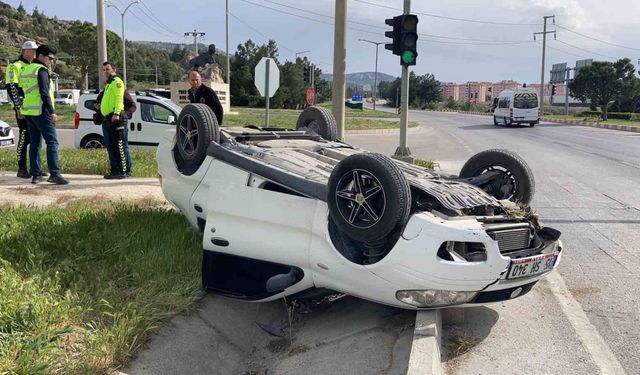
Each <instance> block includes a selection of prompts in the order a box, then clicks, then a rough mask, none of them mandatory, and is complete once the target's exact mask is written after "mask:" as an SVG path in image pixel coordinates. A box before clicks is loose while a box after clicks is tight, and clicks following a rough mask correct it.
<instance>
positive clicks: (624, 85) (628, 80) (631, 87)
mask: <svg viewBox="0 0 640 375" xmlns="http://www.w3.org/2000/svg"><path fill="white" fill-rule="evenodd" d="M613 67H614V68H615V69H616V74H617V75H618V77H620V80H621V84H620V93H619V95H618V98H617V100H616V102H615V103H614V107H615V108H616V110H617V111H619V112H635V111H636V108H637V106H638V103H639V102H640V79H638V78H637V77H636V69H635V67H634V66H633V64H632V63H631V60H630V59H628V58H624V59H620V60H618V61H616V62H615V63H614V64H613Z"/></svg>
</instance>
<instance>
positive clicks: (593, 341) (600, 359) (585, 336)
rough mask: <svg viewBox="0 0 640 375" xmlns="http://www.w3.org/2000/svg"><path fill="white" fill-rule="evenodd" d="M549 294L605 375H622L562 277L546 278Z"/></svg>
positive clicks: (620, 367)
mask: <svg viewBox="0 0 640 375" xmlns="http://www.w3.org/2000/svg"><path fill="white" fill-rule="evenodd" d="M547 281H548V282H549V286H550V288H551V292H553V295H554V296H555V297H556V299H557V300H558V302H560V307H561V308H562V311H563V312H564V315H565V316H566V317H567V319H569V322H571V325H572V326H573V329H574V330H575V331H576V333H577V334H578V338H579V339H580V342H581V343H582V346H583V347H584V348H585V349H586V350H587V352H588V353H589V354H590V355H591V358H592V359H593V361H594V362H595V363H596V365H597V366H598V367H599V368H600V372H601V373H602V374H605V375H624V374H626V373H625V371H624V368H623V367H622V365H621V364H620V362H618V359H617V358H616V356H615V355H614V354H613V352H612V351H611V349H610V348H609V345H607V343H606V342H605V341H604V339H603V338H602V336H600V334H599V333H598V331H597V330H596V328H595V327H594V326H593V325H592V324H591V322H590V321H589V318H588V317H587V314H585V312H584V310H582V306H580V303H578V301H576V300H575V298H573V296H572V295H571V292H570V291H569V289H568V288H567V285H566V284H565V282H564V280H563V279H562V276H560V273H558V271H553V272H551V273H550V274H549V276H548V277H547Z"/></svg>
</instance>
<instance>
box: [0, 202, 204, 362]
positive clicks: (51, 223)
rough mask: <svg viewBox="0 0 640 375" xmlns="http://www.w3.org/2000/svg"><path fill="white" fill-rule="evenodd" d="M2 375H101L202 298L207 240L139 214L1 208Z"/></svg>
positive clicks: (159, 214)
mask: <svg viewBox="0 0 640 375" xmlns="http://www.w3.org/2000/svg"><path fill="white" fill-rule="evenodd" d="M0 217H2V218H3V220H2V223H1V224H0V285H2V287H1V288H0V301H2V303H1V304H0V373H2V374H5V373H11V374H14V373H15V374H50V373H57V374H98V373H100V374H103V373H110V372H111V371H113V370H115V369H117V368H119V367H121V366H122V365H124V364H125V363H127V361H128V360H130V359H131V357H132V355H133V354H134V353H135V352H136V350H138V349H139V348H140V347H141V346H142V344H143V343H144V342H145V340H146V339H147V337H148V335H149V334H150V333H151V332H152V331H153V330H154V329H156V328H157V327H158V326H159V325H160V324H161V323H162V321H163V320H165V319H167V318H170V317H171V316H173V315H175V314H178V313H180V312H183V311H185V310H187V309H189V308H190V307H192V306H193V305H194V303H195V301H196V300H197V299H198V298H199V297H200V295H201V288H200V277H199V276H200V257H201V238H200V235H199V233H198V232H197V231H195V230H192V229H190V225H189V224H188V223H187V221H186V220H185V219H184V218H183V217H182V216H181V215H179V214H175V213H173V212H169V211H166V210H161V209H158V208H153V207H148V206H144V205H141V204H123V203H120V204H116V205H114V204H113V203H96V202H91V201H85V202H78V203H73V204H70V205H69V206H67V207H66V208H60V207H52V208H47V209H36V210H34V209H33V208H27V207H19V208H0Z"/></svg>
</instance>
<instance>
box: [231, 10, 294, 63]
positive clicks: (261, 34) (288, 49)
mask: <svg viewBox="0 0 640 375" xmlns="http://www.w3.org/2000/svg"><path fill="white" fill-rule="evenodd" d="M229 15H230V16H231V17H233V18H235V19H236V21H238V22H240V23H242V24H243V25H245V26H246V27H248V28H250V29H251V30H253V31H255V32H256V33H258V35H260V36H262V37H263V38H265V39H266V40H274V39H273V38H270V37H268V36H267V35H265V34H263V33H262V32H260V30H258V29H256V28H255V27H253V26H251V25H249V24H248V23H246V22H244V21H243V20H242V19H240V17H236V15H235V14H233V13H231V12H229ZM279 46H280V47H282V48H284V49H286V50H287V51H289V52H294V53H295V51H294V50H292V49H291V48H288V47H287V46H285V45H283V44H279Z"/></svg>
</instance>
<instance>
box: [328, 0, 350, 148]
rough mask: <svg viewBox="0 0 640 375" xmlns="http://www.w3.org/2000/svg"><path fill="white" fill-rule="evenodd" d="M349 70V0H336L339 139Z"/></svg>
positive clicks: (333, 97) (334, 95)
mask: <svg viewBox="0 0 640 375" xmlns="http://www.w3.org/2000/svg"><path fill="white" fill-rule="evenodd" d="M346 70H347V0H336V7H335V25H334V31H333V89H332V92H331V94H332V95H331V101H332V103H333V117H335V119H336V123H337V125H338V139H340V140H344V100H345V90H346V86H345V84H346Z"/></svg>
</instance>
